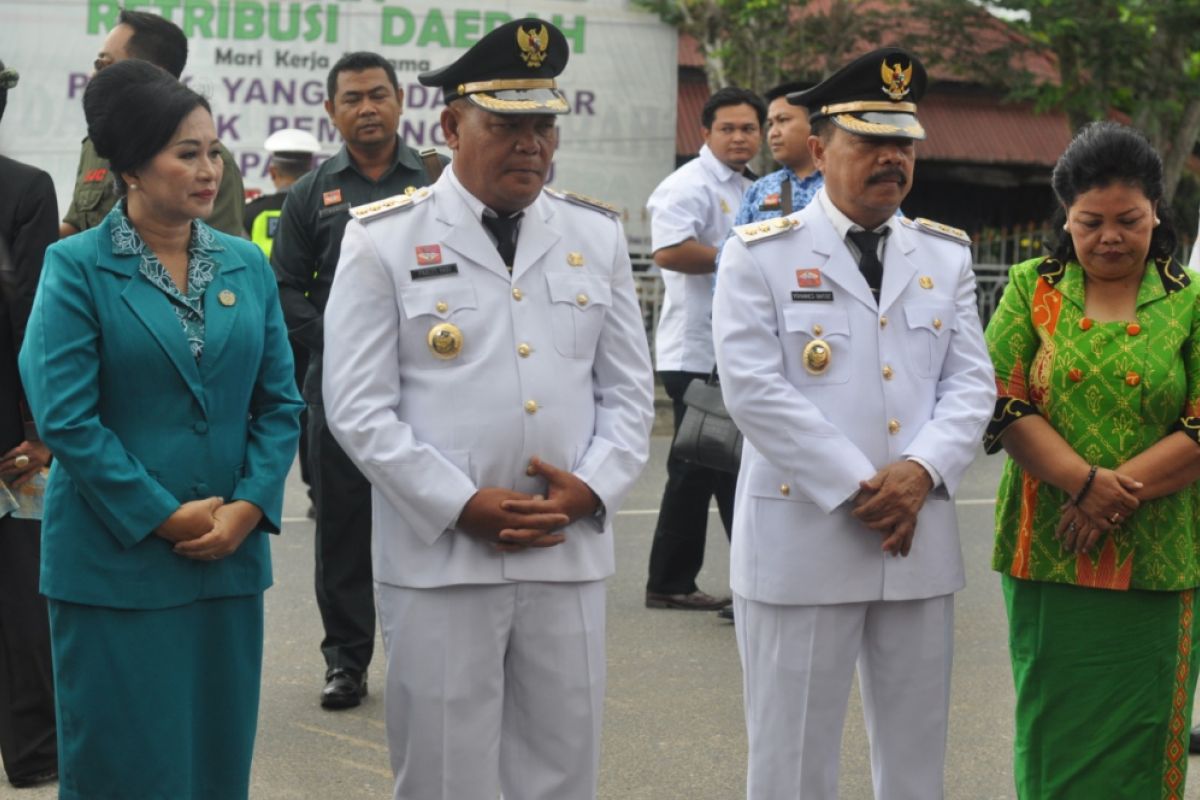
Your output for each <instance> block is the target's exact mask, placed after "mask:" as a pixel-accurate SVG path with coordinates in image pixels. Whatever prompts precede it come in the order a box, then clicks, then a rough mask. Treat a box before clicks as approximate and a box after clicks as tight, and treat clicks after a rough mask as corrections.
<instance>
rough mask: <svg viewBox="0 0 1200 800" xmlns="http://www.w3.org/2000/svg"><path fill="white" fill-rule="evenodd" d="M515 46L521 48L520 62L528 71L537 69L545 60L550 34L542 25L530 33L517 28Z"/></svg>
mask: <svg viewBox="0 0 1200 800" xmlns="http://www.w3.org/2000/svg"><path fill="white" fill-rule="evenodd" d="M517 46H518V47H520V48H521V60H522V61H524V62H525V66H527V67H529V68H530V69H537V68H538V67H540V66H541V65H542V62H543V61H545V60H546V49H547V48H549V47H550V32H549V31H548V30H546V26H545V25H543V26H542V27H541V29H539V30H536V31H534V32H532V33H530V32H529V31H527V30H525V29H524V28H522V27H518V28H517Z"/></svg>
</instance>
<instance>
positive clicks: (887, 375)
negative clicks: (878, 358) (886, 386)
mask: <svg viewBox="0 0 1200 800" xmlns="http://www.w3.org/2000/svg"><path fill="white" fill-rule="evenodd" d="M892 374H893V373H892V368H891V367H887V366H885V367H884V368H883V379H884V380H885V381H890V380H891V379H892Z"/></svg>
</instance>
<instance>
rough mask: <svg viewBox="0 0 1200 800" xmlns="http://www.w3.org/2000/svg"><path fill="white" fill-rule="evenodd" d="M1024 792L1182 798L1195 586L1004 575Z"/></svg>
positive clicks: (1040, 797) (1046, 796) (1048, 796)
mask: <svg viewBox="0 0 1200 800" xmlns="http://www.w3.org/2000/svg"><path fill="white" fill-rule="evenodd" d="M1002 581H1003V588H1004V600H1005V605H1006V606H1007V609H1008V631H1009V636H1008V642H1009V651H1010V654H1011V656H1012V669H1013V682H1014V684H1015V685H1016V694H1017V708H1016V723H1017V724H1016V741H1015V745H1014V764H1013V772H1014V775H1015V778H1016V785H1017V796H1018V797H1019V798H1021V800H1074V799H1075V798H1078V799H1079V800H1095V799H1096V798H1105V800H1120V799H1121V798H1129V800H1151V799H1152V798H1173V799H1175V800H1182V798H1183V788H1184V780H1185V778H1186V776H1187V757H1188V732H1189V729H1190V727H1191V717H1192V692H1193V691H1194V690H1195V688H1196V672H1197V668H1198V667H1200V648H1198V647H1197V635H1198V634H1200V626H1198V625H1197V621H1198V619H1200V615H1198V614H1197V613H1196V612H1197V610H1198V609H1196V608H1194V606H1193V602H1194V594H1195V591H1194V590H1190V589H1189V590H1187V591H1183V592H1151V591H1141V590H1132V591H1126V592H1117V591H1109V590H1105V589H1090V588H1085V587H1080V586H1072V585H1069V584H1060V583H1045V582H1040V581H1027V580H1019V579H1017V578H1013V577H1011V576H1009V575H1004V576H1002Z"/></svg>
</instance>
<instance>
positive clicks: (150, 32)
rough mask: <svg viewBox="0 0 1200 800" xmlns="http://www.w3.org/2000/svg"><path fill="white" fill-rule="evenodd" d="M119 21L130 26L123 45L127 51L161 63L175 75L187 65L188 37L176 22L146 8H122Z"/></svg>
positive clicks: (137, 56) (154, 62)
mask: <svg viewBox="0 0 1200 800" xmlns="http://www.w3.org/2000/svg"><path fill="white" fill-rule="evenodd" d="M117 24H118V25H128V26H129V27H130V28H133V35H132V36H130V37H129V43H128V44H127V45H126V48H127V49H128V50H129V55H130V56H132V57H133V58H139V59H141V60H142V61H149V62H150V63H151V64H154V65H156V66H159V67H162V68H163V69H165V70H166V71H167V72H169V73H171V74H172V75H174V76H175V77H176V78H178V77H179V76H180V75H182V74H183V68H184V67H186V66H187V57H188V40H187V37H186V36H184V35H183V31H182V30H181V29H180V28H179V26H178V25H176V24H175V23H173V22H171V21H170V20H168V19H164V18H163V17H160V16H158V15H157V14H150V13H147V12H145V11H130V10H129V9H126V8H122V9H121V14H120V16H118V17H117Z"/></svg>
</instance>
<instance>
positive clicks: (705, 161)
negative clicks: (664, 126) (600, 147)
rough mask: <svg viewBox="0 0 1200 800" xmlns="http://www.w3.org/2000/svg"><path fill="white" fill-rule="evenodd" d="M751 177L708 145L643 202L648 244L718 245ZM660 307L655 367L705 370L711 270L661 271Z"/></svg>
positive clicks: (709, 355)
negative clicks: (703, 272)
mask: <svg viewBox="0 0 1200 800" xmlns="http://www.w3.org/2000/svg"><path fill="white" fill-rule="evenodd" d="M750 184H751V180H750V179H749V178H747V177H746V176H745V175H743V174H742V173H741V172H738V171H737V170H734V169H731V168H729V167H728V166H726V165H725V164H723V163H722V162H721V161H720V160H718V159H717V157H716V156H714V155H713V153H712V151H711V150H709V149H708V145H704V146H703V147H701V148H700V155H699V156H697V157H696V158H695V159H693V160H691V161H689V162H688V163H686V164H684V165H683V166H682V167H680V168H679V169H677V170H675V171H674V172H672V173H671V174H670V175H668V176H667V177H666V178H664V179H663V182H662V183H660V184H659V185H658V187H657V188H656V189H655V190H654V192H653V193H652V194H651V195H650V199H649V200H647V201H646V209H647V210H648V211H649V212H650V247H651V249H652V250H661V249H663V248H664V247H674V246H675V245H677V244H681V243H682V242H685V241H687V240H688V239H695V240H696V241H697V242H699V243H700V244H703V245H707V246H709V247H718V248H719V247H720V246H721V243H722V242H724V241H725V239H726V237H728V236H729V231H730V230H731V229H732V228H733V220H734V218H735V217H736V216H737V212H738V208H739V207H740V206H741V204H742V195H744V194H745V193H746V189H747V188H749V186H750ZM662 279H663V291H664V297H663V306H662V313H661V315H660V316H659V319H658V330H657V331H656V333H655V335H654V364H655V368H656V369H658V370H666V371H683V372H705V373H707V372H709V371H711V370H712V368H713V349H712V293H713V276H712V275H685V274H684V273H682V272H675V271H673V270H663V271H662Z"/></svg>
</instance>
